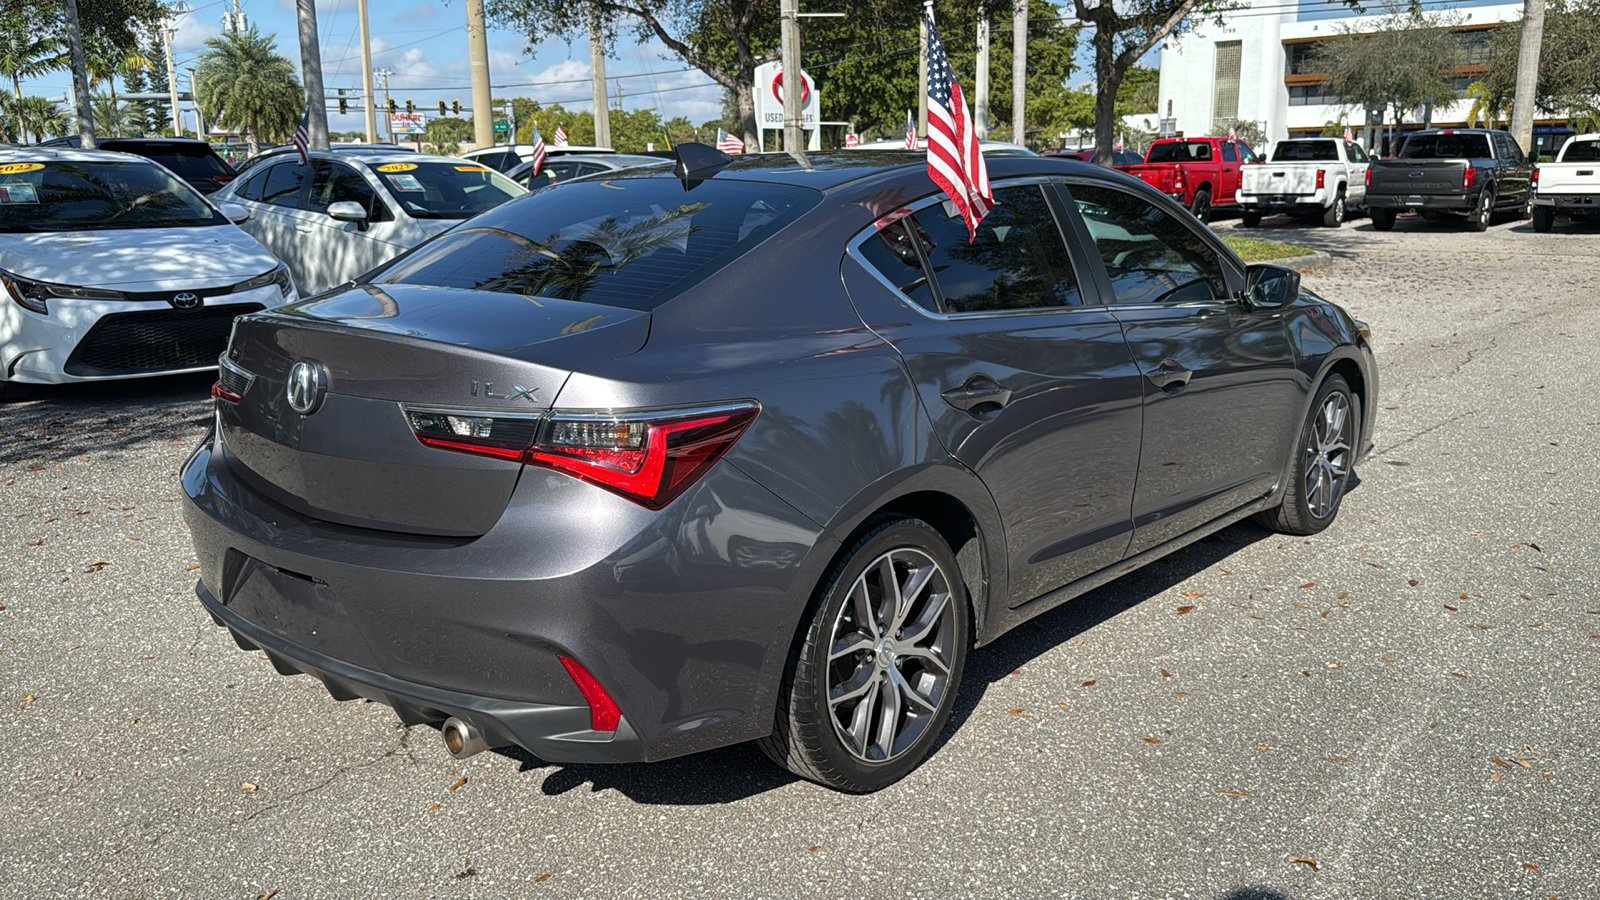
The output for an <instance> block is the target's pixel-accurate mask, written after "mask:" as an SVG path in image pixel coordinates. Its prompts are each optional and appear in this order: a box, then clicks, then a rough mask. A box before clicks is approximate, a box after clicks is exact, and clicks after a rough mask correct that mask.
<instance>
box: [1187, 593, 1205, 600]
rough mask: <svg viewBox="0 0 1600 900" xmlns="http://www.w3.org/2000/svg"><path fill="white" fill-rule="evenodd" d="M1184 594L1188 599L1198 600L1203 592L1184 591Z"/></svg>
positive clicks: (1202, 595)
mask: <svg viewBox="0 0 1600 900" xmlns="http://www.w3.org/2000/svg"><path fill="white" fill-rule="evenodd" d="M1184 596H1185V597H1188V598H1189V599H1190V600H1199V599H1200V598H1201V597H1204V596H1205V594H1192V593H1188V592H1185V593H1184Z"/></svg>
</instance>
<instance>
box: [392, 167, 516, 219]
mask: <svg viewBox="0 0 1600 900" xmlns="http://www.w3.org/2000/svg"><path fill="white" fill-rule="evenodd" d="M368 165H369V166H371V167H372V171H373V172H374V173H375V174H376V175H377V176H378V182H379V183H380V184H382V185H383V189H384V190H386V191H388V192H389V196H391V197H393V198H394V199H395V201H396V202H398V203H399V204H400V208H401V209H404V210H405V211H406V213H407V214H409V215H410V216H411V217H412V218H413V219H470V218H472V217H473V216H475V215H477V214H479V213H483V212H488V211H489V210H491V209H494V208H495V207H496V206H499V205H500V204H502V203H504V202H506V201H507V200H510V199H512V198H513V197H520V196H522V195H523V194H524V193H526V192H525V191H524V190H523V188H522V187H521V186H520V185H518V184H517V183H516V182H515V181H512V180H511V179H509V178H507V177H505V176H504V175H501V174H500V173H499V172H496V171H494V170H493V169H491V168H489V167H488V166H486V165H484V164H483V163H480V162H476V161H471V162H469V161H467V160H456V161H455V162H414V163H411V162H405V163H375V162H374V163H368Z"/></svg>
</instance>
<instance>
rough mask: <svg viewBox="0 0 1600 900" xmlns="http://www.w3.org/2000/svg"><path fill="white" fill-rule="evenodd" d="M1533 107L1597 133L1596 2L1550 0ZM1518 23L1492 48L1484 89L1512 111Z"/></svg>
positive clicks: (1599, 17)
mask: <svg viewBox="0 0 1600 900" xmlns="http://www.w3.org/2000/svg"><path fill="white" fill-rule="evenodd" d="M1544 16H1545V18H1544V42H1543V44H1541V47H1540V53H1539V81H1538V87H1537V88H1536V89H1535V92H1534V104H1535V106H1537V107H1538V109H1539V111H1540V112H1541V113H1544V114H1545V115H1549V116H1556V115H1569V116H1571V118H1572V121H1573V124H1574V125H1576V126H1578V127H1580V128H1582V129H1585V130H1589V129H1600V0H1549V5H1548V6H1546V7H1545V12H1544ZM1521 42H1522V23H1521V22H1511V23H1509V24H1507V25H1506V26H1505V27H1504V28H1501V29H1499V30H1498V31H1496V33H1495V37H1494V40H1493V42H1492V43H1491V44H1490V50H1489V62H1488V71H1487V72H1486V73H1485V76H1484V79H1483V84H1484V88H1485V92H1486V94H1487V95H1488V96H1489V97H1492V98H1495V100H1496V101H1497V104H1498V105H1500V106H1502V107H1503V108H1504V109H1506V110H1509V109H1510V98H1511V97H1512V95H1513V94H1514V93H1515V88H1516V83H1517V56H1518V54H1519V52H1520V50H1519V48H1520V46H1521Z"/></svg>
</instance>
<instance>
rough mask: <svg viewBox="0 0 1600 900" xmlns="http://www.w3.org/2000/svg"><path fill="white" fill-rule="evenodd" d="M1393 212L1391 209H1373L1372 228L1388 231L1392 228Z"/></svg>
mask: <svg viewBox="0 0 1600 900" xmlns="http://www.w3.org/2000/svg"><path fill="white" fill-rule="evenodd" d="M1394 216H1395V212H1394V210H1392V209H1375V210H1373V211H1372V230H1373V231H1388V230H1390V229H1392V228H1394Z"/></svg>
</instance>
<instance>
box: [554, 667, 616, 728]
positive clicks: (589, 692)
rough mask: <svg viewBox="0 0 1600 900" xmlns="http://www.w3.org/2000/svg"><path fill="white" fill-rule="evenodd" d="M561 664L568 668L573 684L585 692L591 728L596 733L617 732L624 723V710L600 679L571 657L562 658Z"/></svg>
mask: <svg viewBox="0 0 1600 900" xmlns="http://www.w3.org/2000/svg"><path fill="white" fill-rule="evenodd" d="M561 664H562V665H563V666H566V667H567V674H568V675H571V676H572V681H573V683H574V684H576V685H577V686H578V690H579V691H582V692H583V699H584V700H586V701H588V703H589V727H590V728H592V729H594V730H595V731H616V730H617V724H618V723H619V722H621V721H622V710H621V709H620V708H619V707H618V706H617V701H615V700H613V699H611V695H610V694H608V693H606V689H605V688H604V687H601V685H600V681H599V679H597V678H595V677H594V675H593V674H591V673H590V672H589V670H588V669H585V668H584V667H583V663H580V662H578V661H577V660H575V659H573V658H572V657H570V656H563V657H561Z"/></svg>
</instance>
